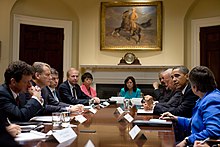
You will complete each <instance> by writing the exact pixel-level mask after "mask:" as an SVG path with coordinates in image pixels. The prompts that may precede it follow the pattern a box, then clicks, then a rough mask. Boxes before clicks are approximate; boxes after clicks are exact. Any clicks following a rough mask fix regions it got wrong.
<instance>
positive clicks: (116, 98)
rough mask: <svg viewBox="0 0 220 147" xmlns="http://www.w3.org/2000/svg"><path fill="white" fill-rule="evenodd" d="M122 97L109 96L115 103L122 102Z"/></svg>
mask: <svg viewBox="0 0 220 147" xmlns="http://www.w3.org/2000/svg"><path fill="white" fill-rule="evenodd" d="M124 99H125V97H111V98H110V100H111V101H116V103H118V104H123V103H124Z"/></svg>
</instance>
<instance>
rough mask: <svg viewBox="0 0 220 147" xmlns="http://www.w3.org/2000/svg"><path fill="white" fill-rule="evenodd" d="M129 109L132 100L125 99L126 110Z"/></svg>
mask: <svg viewBox="0 0 220 147" xmlns="http://www.w3.org/2000/svg"><path fill="white" fill-rule="evenodd" d="M129 109H130V100H129V99H124V111H125V112H129Z"/></svg>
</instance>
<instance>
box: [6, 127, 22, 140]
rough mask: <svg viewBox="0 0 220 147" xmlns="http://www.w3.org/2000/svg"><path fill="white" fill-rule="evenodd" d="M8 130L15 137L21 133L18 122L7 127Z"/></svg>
mask: <svg viewBox="0 0 220 147" xmlns="http://www.w3.org/2000/svg"><path fill="white" fill-rule="evenodd" d="M6 130H7V131H8V133H9V134H11V135H12V136H13V137H15V136H16V135H18V134H20V133H21V127H20V126H19V125H16V124H10V125H9V126H7V127H6Z"/></svg>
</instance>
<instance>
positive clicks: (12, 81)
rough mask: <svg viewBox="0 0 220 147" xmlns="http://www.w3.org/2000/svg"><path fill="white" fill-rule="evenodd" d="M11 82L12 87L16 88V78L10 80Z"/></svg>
mask: <svg viewBox="0 0 220 147" xmlns="http://www.w3.org/2000/svg"><path fill="white" fill-rule="evenodd" d="M10 81H11V85H13V86H15V85H16V83H17V82H16V81H15V79H14V78H11V80H10Z"/></svg>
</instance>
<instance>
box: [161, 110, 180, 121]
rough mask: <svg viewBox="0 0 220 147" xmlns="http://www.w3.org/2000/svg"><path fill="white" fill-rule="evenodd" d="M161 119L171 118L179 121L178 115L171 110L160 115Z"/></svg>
mask: <svg viewBox="0 0 220 147" xmlns="http://www.w3.org/2000/svg"><path fill="white" fill-rule="evenodd" d="M159 119H170V120H175V121H177V116H175V115H173V114H171V113H170V112H165V113H163V114H162V115H161V116H160V118H159Z"/></svg>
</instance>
